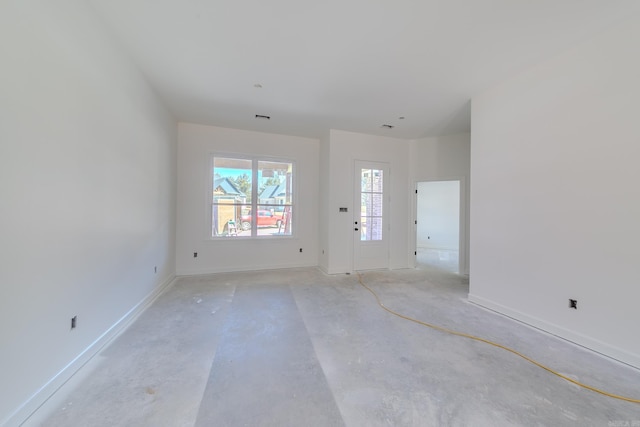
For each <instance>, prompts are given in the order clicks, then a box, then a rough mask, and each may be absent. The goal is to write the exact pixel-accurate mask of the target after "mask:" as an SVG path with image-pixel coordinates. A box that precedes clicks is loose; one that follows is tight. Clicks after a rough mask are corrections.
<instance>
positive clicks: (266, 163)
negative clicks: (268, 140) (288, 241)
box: [211, 156, 294, 237]
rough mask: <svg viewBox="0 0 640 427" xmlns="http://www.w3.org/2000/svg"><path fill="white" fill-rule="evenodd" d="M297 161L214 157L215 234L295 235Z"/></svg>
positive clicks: (213, 232) (213, 205)
mask: <svg viewBox="0 0 640 427" xmlns="http://www.w3.org/2000/svg"><path fill="white" fill-rule="evenodd" d="M293 170H294V164H293V163H292V162H287V161H278V160H266V159H247V158H244V159H243V158H232V157H218V156H215V157H213V174H212V176H213V187H212V188H213V191H212V197H211V236H212V237H263V236H291V234H292V222H291V220H292V213H293V175H294V173H293Z"/></svg>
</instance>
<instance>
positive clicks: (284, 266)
mask: <svg viewBox="0 0 640 427" xmlns="http://www.w3.org/2000/svg"><path fill="white" fill-rule="evenodd" d="M308 267H318V263H300V264H269V265H255V264H252V265H249V266H241V267H237V266H235V267H229V266H221V267H211V268H204V269H198V270H178V271H176V275H177V276H201V275H206V274H216V273H235V272H242V271H263V270H284V269H289V268H308Z"/></svg>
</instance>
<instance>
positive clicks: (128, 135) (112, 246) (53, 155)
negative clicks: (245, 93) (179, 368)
mask: <svg viewBox="0 0 640 427" xmlns="http://www.w3.org/2000/svg"><path fill="white" fill-rule="evenodd" d="M0 58H2V66H1V67H0V200H1V202H0V218H1V220H0V236H2V237H1V238H0V263H1V268H0V342H1V346H2V350H1V352H0V359H1V361H0V378H1V380H0V424H5V423H6V425H15V424H17V423H19V422H20V421H22V420H23V419H24V418H25V417H26V416H28V415H29V414H30V413H31V412H32V411H33V410H35V409H36V408H37V406H38V405H39V404H41V403H42V402H43V400H44V399H46V398H47V397H48V396H49V394H50V393H52V392H53V391H54V390H55V389H56V388H57V387H58V386H60V385H61V384H62V382H63V381H64V380H66V379H67V378H68V377H69V375H71V374H72V373H73V372H74V370H75V369H77V368H79V366H80V364H81V363H82V361H86V357H87V356H88V355H89V354H91V352H92V351H95V350H96V348H95V346H94V347H91V345H92V343H94V342H96V340H98V339H99V338H100V337H101V336H102V335H103V334H105V333H106V332H107V331H108V330H110V328H112V327H113V326H114V325H116V324H117V322H118V321H119V320H120V319H121V318H123V316H125V315H126V314H127V313H128V312H129V311H130V310H132V309H133V308H134V307H136V305H137V304H138V303H140V302H142V301H143V300H145V298H146V297H148V296H149V295H152V294H153V293H154V292H155V291H157V290H158V289H159V288H160V287H161V286H162V285H163V284H166V283H168V282H169V281H170V280H171V278H172V277H173V275H174V266H175V258H174V256H175V245H174V235H175V232H174V224H175V213H174V210H175V161H176V153H175V150H176V138H177V135H176V124H175V122H174V121H173V120H172V118H171V117H170V116H169V114H168V113H167V112H166V111H165V110H164V109H163V107H162V106H161V105H160V103H159V102H158V99H157V98H156V97H155V96H154V94H153V93H152V91H151V90H150V89H149V87H148V86H147V84H146V83H145V81H144V80H143V78H142V77H141V75H140V74H139V73H138V72H137V71H136V69H134V68H133V67H132V66H131V64H130V63H129V62H128V60H127V59H126V58H124V56H123V55H122V53H121V52H120V51H119V50H118V49H117V47H115V46H114V43H113V42H112V40H111V38H110V37H109V36H108V35H107V32H106V31H105V30H104V29H103V28H102V25H101V21H99V20H98V19H96V18H95V17H94V15H93V13H92V11H91V10H90V9H88V6H87V5H86V2H83V1H80V0H59V1H55V2H51V1H46V0H41V1H38V0H34V1H28V2H27V1H19V0H6V1H3V2H2V3H0ZM155 266H157V268H158V272H157V274H156V273H154V267H155ZM72 316H77V319H78V323H77V328H76V329H75V330H73V331H71V330H70V319H71V317H72ZM112 331H113V330H112ZM98 343H100V341H98ZM102 343H103V342H102ZM85 350H87V352H86V353H84V354H82V353H83V352H84V351H85ZM81 354H82V355H81ZM76 358H78V359H76ZM74 360H75V362H74ZM65 367H66V369H65Z"/></svg>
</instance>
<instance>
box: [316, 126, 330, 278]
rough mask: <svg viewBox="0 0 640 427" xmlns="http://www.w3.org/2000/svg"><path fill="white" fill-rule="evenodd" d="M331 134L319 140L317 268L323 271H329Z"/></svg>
mask: <svg viewBox="0 0 640 427" xmlns="http://www.w3.org/2000/svg"><path fill="white" fill-rule="evenodd" d="M330 147H331V133H330V132H329V131H327V132H326V133H325V134H324V135H323V137H322V138H321V139H320V177H319V181H320V217H319V221H318V230H319V232H320V236H319V242H318V243H319V248H320V249H319V250H318V266H319V267H320V268H321V269H322V270H323V271H329V254H328V252H329V251H328V249H327V248H328V247H329V221H328V218H329V215H330V214H331V203H330V199H329V193H330V185H331V160H330V156H329V154H330Z"/></svg>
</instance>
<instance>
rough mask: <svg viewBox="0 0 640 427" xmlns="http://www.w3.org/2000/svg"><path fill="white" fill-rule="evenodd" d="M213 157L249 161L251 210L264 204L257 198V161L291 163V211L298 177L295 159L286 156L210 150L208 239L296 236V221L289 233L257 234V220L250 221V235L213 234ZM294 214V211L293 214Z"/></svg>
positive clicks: (294, 209)
mask: <svg viewBox="0 0 640 427" xmlns="http://www.w3.org/2000/svg"><path fill="white" fill-rule="evenodd" d="M215 158H230V159H238V160H248V161H251V203H250V204H249V205H250V206H251V211H252V212H257V211H258V210H259V209H258V206H262V205H264V204H261V203H259V200H258V195H259V193H258V186H259V185H258V165H259V162H276V163H290V164H291V171H292V172H291V173H292V177H293V189H292V192H291V197H292V203H291V204H290V205H288V206H291V209H292V211H294V212H296V213H297V211H296V209H297V207H298V202H297V201H298V178H297V166H296V161H295V160H294V159H292V158H286V157H279V156H263V155H256V154H246V153H233V152H210V153H209V160H208V166H209V169H208V170H209V173H208V177H209V178H208V179H209V183H208V185H207V197H206V199H205V200H206V204H207V209H206V211H207V221H206V223H207V236H208V239H209V240H214V241H220V240H233V241H245V240H251V241H256V240H282V239H285V240H286V239H292V238H297V231H298V226H297V224H298V221H294V222H293V223H292V224H291V234H281V235H267V236H265V235H263V236H259V235H258V233H257V232H258V225H257V220H256V221H252V224H251V235H250V236H242V237H237V236H214V235H213V232H212V230H213V205H214V200H213V191H214V188H213V177H214V159H215ZM295 215H296V214H295V213H294V216H295Z"/></svg>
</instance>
